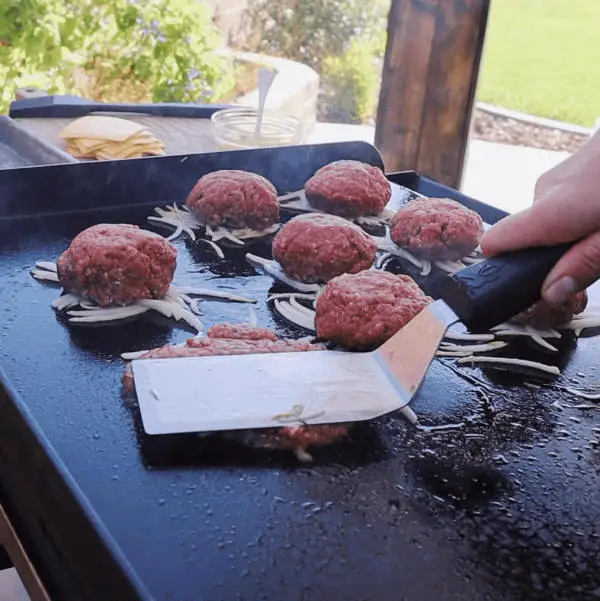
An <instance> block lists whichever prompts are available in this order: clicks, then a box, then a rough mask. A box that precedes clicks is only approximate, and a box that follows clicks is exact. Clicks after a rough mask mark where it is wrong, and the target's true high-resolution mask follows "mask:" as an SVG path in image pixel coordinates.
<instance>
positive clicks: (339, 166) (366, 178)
mask: <svg viewBox="0 0 600 601" xmlns="http://www.w3.org/2000/svg"><path fill="white" fill-rule="evenodd" d="M304 191H305V192H306V199H307V200H308V202H309V203H310V205H311V206H313V207H314V208H315V209H318V210H319V211H325V212H326V213H333V214H334V215H340V216H342V217H361V216H364V215H379V213H381V212H382V211H383V209H384V208H385V205H386V204H387V203H388V202H389V200H390V198H391V195H392V189H391V186H390V182H389V181H388V180H387V178H386V177H385V175H384V173H383V172H382V171H381V169H379V168H378V167H373V166H372V165H368V164H366V163H361V162H360V161H335V162H333V163H329V165H326V166H325V167H322V168H321V169H319V170H318V171H317V172H316V173H315V174H314V175H313V176H312V177H311V178H310V179H309V180H308V181H307V182H306V184H305V185H304Z"/></svg>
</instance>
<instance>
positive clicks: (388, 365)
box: [374, 300, 458, 409]
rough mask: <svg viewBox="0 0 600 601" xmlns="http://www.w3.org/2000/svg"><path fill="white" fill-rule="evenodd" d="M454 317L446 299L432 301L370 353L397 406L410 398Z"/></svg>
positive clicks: (419, 383)
mask: <svg viewBox="0 0 600 601" xmlns="http://www.w3.org/2000/svg"><path fill="white" fill-rule="evenodd" d="M457 321H458V317H457V316H456V314H455V313H454V312H453V311H452V309H450V307H448V305H446V303H444V302H443V301H441V300H438V301H435V302H434V303H431V304H430V305H428V306H427V307H425V308H424V309H423V310H422V311H421V312H420V313H419V314H418V315H417V316H416V317H414V318H413V319H411V320H410V321H409V322H408V324H406V325H405V326H404V327H403V328H402V329H401V330H399V331H398V332H397V333H396V334H394V335H393V336H392V337H391V338H390V339H389V340H388V341H387V342H386V343H384V344H383V345H382V346H380V347H379V348H378V349H377V350H376V351H375V353H374V356H375V357H376V359H377V361H378V362H379V364H380V365H381V368H382V370H383V371H384V372H385V373H386V374H387V375H388V377H389V378H390V380H391V381H392V382H393V383H394V386H395V388H396V390H397V391H398V394H399V395H400V399H399V400H398V401H397V405H398V409H399V408H401V407H404V406H406V405H407V404H408V403H409V402H410V401H411V399H412V397H413V396H414V394H415V393H416V392H417V389H418V388H419V386H420V385H421V382H422V381H423V378H424V377H425V374H426V373H427V370H428V368H429V365H430V364H431V361H432V360H433V357H434V356H435V353H436V351H437V349H438V346H439V344H440V342H441V340H442V338H443V337H444V334H445V333H446V330H447V329H448V327H449V326H450V325H452V324H453V323H456V322H457Z"/></svg>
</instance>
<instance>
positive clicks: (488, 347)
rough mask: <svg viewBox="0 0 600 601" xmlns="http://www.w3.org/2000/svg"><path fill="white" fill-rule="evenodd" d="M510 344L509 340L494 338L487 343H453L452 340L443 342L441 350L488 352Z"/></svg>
mask: <svg viewBox="0 0 600 601" xmlns="http://www.w3.org/2000/svg"><path fill="white" fill-rule="evenodd" d="M505 346H508V342H503V341H502V340H494V341H493V342H488V343H485V344H467V345H460V344H452V343H450V342H441V343H440V350H443V351H457V352H467V351H469V352H471V353H487V352H490V351H497V350H498V349H501V348H504V347H505Z"/></svg>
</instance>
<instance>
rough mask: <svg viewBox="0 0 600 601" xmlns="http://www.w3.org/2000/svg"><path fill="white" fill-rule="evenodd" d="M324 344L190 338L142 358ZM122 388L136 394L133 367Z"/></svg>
mask: <svg viewBox="0 0 600 601" xmlns="http://www.w3.org/2000/svg"><path fill="white" fill-rule="evenodd" d="M322 350H325V347H324V346H323V345H321V344H312V343H310V342H307V341H306V340H276V341H273V340H271V339H270V338H261V339H242V338H190V339H188V340H187V341H186V343H185V344H184V345H180V344H178V345H167V346H161V347H159V348H155V349H152V350H150V351H148V352H147V353H145V354H144V355H142V356H141V357H140V359H170V358H174V357H208V356H214V355H250V354H252V353H291V352H302V351H322ZM123 387H124V389H125V391H126V392H128V393H133V392H134V391H135V388H134V382H133V373H132V371H131V366H129V365H128V366H127V368H126V369H125V373H124V374H123Z"/></svg>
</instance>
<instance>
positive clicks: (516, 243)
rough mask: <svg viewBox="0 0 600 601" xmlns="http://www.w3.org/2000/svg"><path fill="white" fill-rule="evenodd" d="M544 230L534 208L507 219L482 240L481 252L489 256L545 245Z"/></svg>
mask: <svg viewBox="0 0 600 601" xmlns="http://www.w3.org/2000/svg"><path fill="white" fill-rule="evenodd" d="M545 239H546V236H545V235H544V230H543V228H542V227H540V225H539V220H537V219H535V215H534V210H533V207H531V208H529V209H527V210H525V211H522V212H521V213H515V214H514V215H510V216H509V217H505V218H504V219H502V220H501V221H499V222H498V223H496V224H495V225H493V226H492V227H491V228H490V229H489V230H488V231H487V232H486V233H485V234H484V235H483V238H482V239H481V242H480V245H481V250H482V251H483V253H484V254H486V255H488V256H492V255H497V254H499V253H503V252H509V251H511V250H517V249H520V248H527V247H528V246H540V245H541V244H544V243H545Z"/></svg>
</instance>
